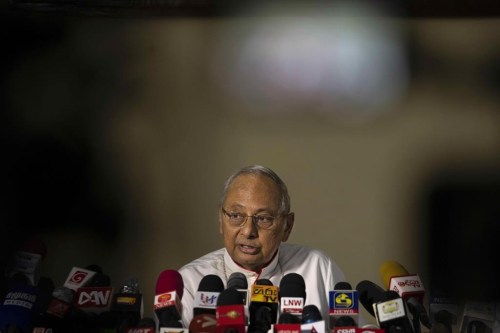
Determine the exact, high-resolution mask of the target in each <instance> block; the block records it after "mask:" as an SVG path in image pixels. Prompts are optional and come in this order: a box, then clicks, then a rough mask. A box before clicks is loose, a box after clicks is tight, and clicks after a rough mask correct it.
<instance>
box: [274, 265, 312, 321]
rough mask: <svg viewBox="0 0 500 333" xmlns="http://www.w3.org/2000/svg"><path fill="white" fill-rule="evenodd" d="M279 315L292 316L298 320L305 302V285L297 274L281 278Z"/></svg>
mask: <svg viewBox="0 0 500 333" xmlns="http://www.w3.org/2000/svg"><path fill="white" fill-rule="evenodd" d="M278 294H279V303H280V315H283V314H285V313H289V314H293V315H295V316H297V317H298V318H299V320H300V317H301V316H302V310H303V309H304V304H305V301H306V283H305V281H304V278H303V277H302V276H301V275H299V274H297V273H289V274H286V275H285V276H283V278H282V279H281V281H280V286H279V292H278Z"/></svg>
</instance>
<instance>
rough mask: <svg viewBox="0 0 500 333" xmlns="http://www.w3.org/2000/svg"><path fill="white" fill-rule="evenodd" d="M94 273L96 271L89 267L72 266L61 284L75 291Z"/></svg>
mask: <svg viewBox="0 0 500 333" xmlns="http://www.w3.org/2000/svg"><path fill="white" fill-rule="evenodd" d="M95 274H96V272H95V271H92V270H90V269H86V268H81V267H73V268H72V269H71V271H70V272H69V275H68V277H67V278H66V281H65V282H64V284H63V286H64V287H66V288H68V289H71V290H73V291H75V292H76V290H77V289H78V288H80V287H83V286H85V285H87V283H88V282H89V281H90V280H91V279H92V278H93V277H94V275H95Z"/></svg>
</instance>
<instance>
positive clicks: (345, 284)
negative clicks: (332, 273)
mask: <svg viewBox="0 0 500 333" xmlns="http://www.w3.org/2000/svg"><path fill="white" fill-rule="evenodd" d="M333 289H335V290H352V286H351V284H350V283H349V282H345V281H340V282H337V283H336V284H335V286H334V287H333Z"/></svg>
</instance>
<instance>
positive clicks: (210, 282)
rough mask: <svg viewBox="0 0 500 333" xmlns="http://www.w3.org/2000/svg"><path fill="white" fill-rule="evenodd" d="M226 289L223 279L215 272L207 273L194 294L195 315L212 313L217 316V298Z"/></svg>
mask: <svg viewBox="0 0 500 333" xmlns="http://www.w3.org/2000/svg"><path fill="white" fill-rule="evenodd" d="M223 290H224V283H223V282H222V279H221V278H220V277H218V276H217V275H214V274H209V275H205V276H204V277H203V278H202V279H201V281H200V284H199V286H198V291H197V292H196V293H195V295H194V308H193V317H196V316H198V315H202V314H212V315H214V316H215V308H216V306H217V298H218V297H219V294H220V293H221V292H222V291H223Z"/></svg>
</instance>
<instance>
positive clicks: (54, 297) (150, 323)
mask: <svg viewBox="0 0 500 333" xmlns="http://www.w3.org/2000/svg"><path fill="white" fill-rule="evenodd" d="M45 255H46V247H45V244H44V243H43V242H41V241H40V240H39V239H34V240H30V241H27V242H26V243H25V244H23V245H22V246H21V247H20V249H19V250H18V251H15V253H14V255H13V258H11V260H10V262H9V264H8V267H7V268H6V270H5V274H3V275H2V276H1V283H0V333H154V332H156V323H155V321H154V319H153V318H147V317H143V299H142V294H141V291H140V290H139V284H138V280H137V279H136V278H135V277H130V278H128V279H126V280H125V281H124V283H123V285H122V286H121V287H120V288H118V289H115V288H113V287H112V285H111V280H110V278H109V276H108V275H106V274H104V273H103V271H102V269H101V267H100V266H98V265H95V264H92V265H88V266H86V267H73V268H72V269H71V270H70V272H69V275H68V276H67V278H66V280H65V282H64V284H63V285H62V286H57V287H56V286H55V285H54V283H53V281H52V279H50V278H48V277H45V276H43V275H42V274H41V263H42V260H43V259H44V257H45Z"/></svg>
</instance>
